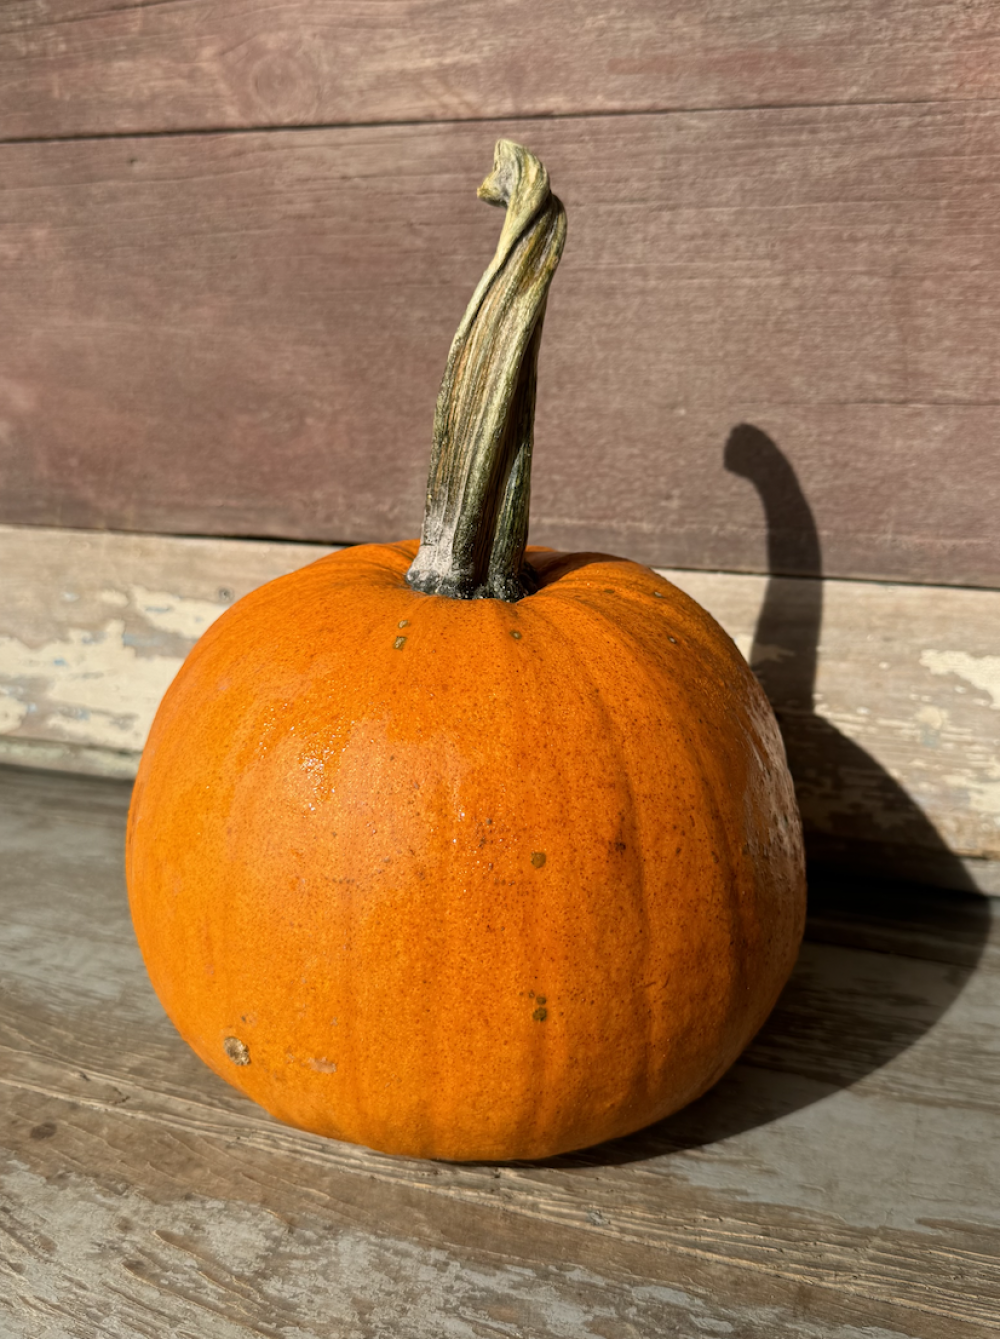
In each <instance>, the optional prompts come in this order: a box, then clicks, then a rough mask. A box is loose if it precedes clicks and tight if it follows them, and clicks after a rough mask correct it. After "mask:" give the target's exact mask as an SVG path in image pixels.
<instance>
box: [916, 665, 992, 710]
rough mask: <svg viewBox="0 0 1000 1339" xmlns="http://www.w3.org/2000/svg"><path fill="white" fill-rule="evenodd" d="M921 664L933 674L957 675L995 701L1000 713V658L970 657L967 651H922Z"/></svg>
mask: <svg viewBox="0 0 1000 1339" xmlns="http://www.w3.org/2000/svg"><path fill="white" fill-rule="evenodd" d="M920 663H921V665H923V667H924V669H929V670H930V672H931V673H932V674H957V675H958V677H959V678H960V679H965V681H966V682H967V683H971V684H972V686H973V687H974V688H981V689H982V690H983V692H984V693H989V695H990V697H991V698H992V699H993V701H992V702H991V704H990V705H991V707H992V708H993V710H994V711H1000V656H970V655H969V653H968V652H967V651H922V652H921V653H920Z"/></svg>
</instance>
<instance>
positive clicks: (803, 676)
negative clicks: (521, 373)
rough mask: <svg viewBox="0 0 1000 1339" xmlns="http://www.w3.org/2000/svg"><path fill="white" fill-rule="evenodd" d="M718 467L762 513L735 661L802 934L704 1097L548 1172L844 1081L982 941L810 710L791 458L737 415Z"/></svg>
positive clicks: (693, 1131) (966, 901)
mask: <svg viewBox="0 0 1000 1339" xmlns="http://www.w3.org/2000/svg"><path fill="white" fill-rule="evenodd" d="M724 462H725V467H726V469H727V470H729V471H731V472H732V473H734V474H737V475H740V476H741V477H743V478H744V479H747V480H748V481H749V482H750V483H751V484H753V485H754V487H755V488H756V490H757V492H758V494H759V497H760V501H761V502H762V503H763V506H764V511H765V515H766V519H767V533H768V568H769V573H770V577H769V580H768V585H767V590H766V593H765V597H764V602H763V605H762V607H761V611H760V615H759V617H758V621H757V627H756V631H755V635H754V642H753V647H752V649H751V653H750V662H751V665H752V667H753V669H754V671H755V673H756V674H757V676H758V678H759V680H760V682H761V684H762V685H763V687H764V690H765V692H766V693H767V695H768V697H769V698H770V700H771V704H772V706H773V707H774V710H775V715H776V716H777V718H778V723H779V725H780V726H781V730H782V735H783V737H784V739H785V746H786V750H787V753H788V762H789V767H790V770H791V773H792V777H793V778H794V779H795V782H796V788H797V790H799V791H800V807H801V808H802V810H803V817H804V819H805V825H806V832H807V837H806V850H807V856H808V861H809V916H808V921H807V926H806V935H805V942H804V944H803V949H802V953H801V955H800V957H799V961H798V963H797V965H796V968H795V970H794V972H793V973H792V976H791V978H790V980H789V982H788V984H787V986H786V987H785V990H784V991H783V993H782V995H781V998H780V999H779V1001H778V1003H777V1006H776V1007H775V1009H774V1011H773V1013H772V1014H771V1016H770V1018H769V1019H768V1021H767V1022H766V1023H765V1024H764V1026H763V1028H762V1029H761V1031H760V1032H759V1033H758V1034H757V1037H756V1038H755V1039H754V1041H753V1042H752V1043H751V1045H750V1046H749V1047H748V1049H747V1050H746V1051H745V1052H744V1054H743V1055H742V1056H741V1057H740V1059H739V1060H738V1061H737V1063H736V1064H735V1065H734V1066H733V1068H732V1069H730V1070H729V1071H728V1073H727V1074H725V1075H724V1076H723V1078H722V1079H721V1080H720V1081H719V1082H718V1083H717V1084H716V1085H715V1086H714V1087H713V1088H712V1089H710V1090H709V1092H708V1093H706V1094H705V1095H704V1096H703V1097H701V1098H699V1099H698V1100H697V1101H696V1102H694V1103H692V1104H691V1105H690V1106H688V1107H686V1108H684V1109H683V1110H682V1111H679V1112H677V1113H676V1114H675V1115H673V1116H670V1117H668V1118H667V1119H666V1120H664V1121H661V1122H660V1123H659V1124H657V1125H653V1126H650V1127H649V1128H648V1129H645V1130H642V1131H640V1132H638V1133H637V1134H634V1135H630V1136H629V1137H628V1138H624V1139H620V1140H615V1141H613V1142H610V1143H607V1144H602V1145H599V1146H598V1147H597V1148H593V1149H589V1150H585V1151H583V1152H580V1153H575V1154H570V1155H567V1156H565V1157H562V1158H557V1159H553V1160H551V1162H550V1164H549V1165H557V1166H561V1167H564V1168H569V1167H571V1166H573V1165H577V1166H579V1165H588V1166H593V1165H595V1164H596V1165H613V1164H619V1163H627V1162H634V1161H638V1160H641V1159H647V1158H652V1157H657V1156H662V1155H665V1154H669V1153H672V1152H677V1151H680V1150H684V1149H691V1148H698V1147H702V1146H705V1145H708V1144H713V1143H716V1142H718V1141H719V1140H723V1139H727V1138H730V1137H731V1136H733V1135H737V1134H740V1133H742V1132H744V1131H748V1130H752V1129H755V1128H757V1127H759V1126H763V1125H767V1124H769V1123H770V1122H772V1121H775V1120H778V1119H780V1118H781V1117H783V1116H787V1115H789V1114H790V1113H792V1112H794V1111H798V1110H801V1109H803V1108H805V1107H808V1106H810V1105H812V1104H813V1103H815V1102H817V1101H820V1100H821V1099H822V1098H824V1097H827V1096H829V1095H830V1094H831V1093H833V1092H835V1091H837V1090H838V1089H842V1088H847V1087H850V1086H851V1085H852V1084H854V1083H855V1082H857V1081H858V1080H859V1079H861V1078H863V1077H864V1076H865V1075H867V1074H870V1073H872V1072H874V1071H876V1070H878V1069H881V1068H882V1067H883V1066H884V1065H886V1064H888V1063H889V1062H890V1061H891V1060H893V1059H894V1058H895V1057H896V1056H898V1055H900V1054H901V1053H902V1052H903V1051H905V1050H906V1049H907V1048H908V1047H910V1046H912V1045H913V1044H914V1043H915V1042H916V1041H918V1040H919V1039H920V1037H922V1036H923V1035H924V1034H925V1033H926V1032H928V1031H929V1030H930V1029H931V1028H932V1027H934V1025H935V1023H936V1022H937V1021H938V1019H940V1018H941V1017H942V1016H943V1014H944V1013H945V1012H946V1011H947V1010H948V1008H950V1006H951V1004H952V1003H953V1002H954V1000H955V999H956V998H957V996H958V995H959V994H960V993H961V991H962V989H963V987H964V985H965V982H966V981H967V979H968V977H969V976H970V974H971V973H972V971H973V969H974V968H975V965H976V963H977V961H978V959H979V957H980V954H981V952H982V949H983V944H984V941H985V939H986V937H987V935H988V934H989V928H990V909H989V899H988V898H985V897H983V896H981V895H980V894H979V893H977V892H976V890H975V885H974V883H973V881H972V879H971V878H970V876H969V874H968V872H967V870H966V868H965V867H964V865H963V864H962V862H961V861H960V860H959V859H958V858H957V857H956V856H955V855H954V854H953V853H952V852H951V851H949V849H948V847H947V845H946V844H945V842H944V841H943V840H942V838H941V836H940V834H939V833H938V832H937V830H936V829H935V828H934V826H933V824H932V823H930V821H929V820H928V819H927V817H926V815H924V814H923V813H922V812H921V810H920V809H919V808H918V806H917V805H916V804H915V803H914V802H913V800H911V799H910V797H909V796H908V795H907V793H906V791H905V790H903V788H902V787H901V786H900V785H899V784H898V783H897V782H896V781H894V780H893V778H892V777H891V776H890V775H889V774H888V773H887V772H886V771H885V769H884V768H883V767H881V766H880V764H879V763H878V762H877V761H876V760H875V759H874V758H873V757H872V756H871V755H870V754H869V753H867V752H866V751H865V750H864V749H863V748H861V747H860V746H859V745H858V744H856V743H854V742H853V741H852V740H850V739H848V738H847V737H846V736H845V735H843V734H841V733H840V731H839V730H837V729H836V727H835V726H833V725H831V724H830V723H829V722H828V721H826V720H824V719H823V718H822V717H820V716H819V715H817V713H816V712H815V710H814V705H813V702H814V687H815V679H816V660H817V651H818V646H819V635H820V628H821V623H822V615H823V583H822V554H821V549H820V541H819V534H818V531H817V528H816V523H815V520H814V518H813V515H812V511H811V509H810V507H809V504H808V502H807V501H806V498H805V495H804V494H803V492H802V489H801V487H800V485H799V482H798V479H797V478H796V475H795V472H794V470H793V469H792V466H791V465H790V464H789V462H788V460H787V459H786V458H785V456H784V455H783V454H782V452H781V451H780V450H779V448H778V447H777V446H776V445H775V443H774V442H773V441H772V440H771V439H770V438H769V437H768V436H767V435H766V434H765V433H764V432H762V431H760V429H758V428H755V427H752V426H750V425H747V424H743V425H741V426H739V427H737V428H735V429H734V430H733V432H732V433H731V434H730V437H729V440H728V441H727V443H726V448H725V456H724ZM803 577H805V578H807V579H805V580H803V579H802V578H803ZM887 816H888V818H887ZM887 821H891V824H892V833H891V836H892V838H893V840H892V842H891V844H890V843H889V842H887V841H886V835H887V833H886V823H887ZM848 834H849V835H848ZM859 870H865V871H868V872H866V873H859V872H858V871H859ZM929 885H936V886H929ZM942 889H947V890H948V891H947V892H942V891H941V890H942Z"/></svg>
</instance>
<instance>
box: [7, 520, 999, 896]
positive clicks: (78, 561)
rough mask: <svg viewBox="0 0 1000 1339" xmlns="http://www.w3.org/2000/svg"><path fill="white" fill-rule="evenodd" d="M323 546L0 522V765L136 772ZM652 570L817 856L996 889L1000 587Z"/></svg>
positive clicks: (122, 773) (123, 773) (924, 878)
mask: <svg viewBox="0 0 1000 1339" xmlns="http://www.w3.org/2000/svg"><path fill="white" fill-rule="evenodd" d="M328 551H329V550H327V549H325V548H322V547H320V546H315V545H304V544H278V543H274V542H264V541H253V540H215V539H180V538H164V537H159V536H151V535H121V534H100V533H95V532H87V531H70V530H60V531H50V530H43V529H33V528H30V527H24V528H19V527H0V567H2V570H3V571H4V573H5V582H4V585H3V586H2V587H0V758H3V759H6V760H7V761H13V762H20V763H22V764H25V763H26V764H29V765H34V766H49V767H54V768H65V769H70V770H83V771H90V772H98V773H101V774H105V775H108V774H110V775H115V776H122V777H129V776H132V775H134V773H135V768H136V765H137V761H138V757H139V751H140V750H141V748H142V746H143V744H144V742H145V738H146V734H147V732H148V730H149V726H150V724H151V723H152V717H153V713H154V711H155V710H156V707H157V705H158V703H159V699H160V697H161V696H162V694H163V692H164V691H165V690H166V687H167V685H168V684H169V683H170V681H171V679H172V678H173V676H174V674H175V673H176V672H177V670H178V669H179V668H180V665H181V662H182V660H183V658H184V656H185V655H186V654H187V652H188V651H189V650H190V649H191V647H192V646H193V645H194V643H195V641H196V640H197V638H198V637H199V636H200V634H201V633H202V632H203V631H204V630H205V628H206V627H208V626H209V624H210V623H211V622H212V621H213V620H214V619H215V618H217V617H218V615H219V614H220V613H222V612H223V610H224V609H226V608H228V606H229V605H230V604H231V603H232V602H233V600H234V599H238V598H239V597H240V596H242V595H244V594H246V593H247V592H248V591H250V590H252V589H253V588H254V587H255V586H258V585H260V584H262V583H263V582H265V581H268V580H271V579H272V578H274V577H277V576H280V575H282V574H283V573H284V572H287V571H292V570H294V569H295V568H297V567H301V566H303V565H304V564H305V563H307V562H311V561H313V560H314V559H315V558H317V557H319V556H321V555H322V554H323V553H325V552H328ZM661 570H664V575H666V576H667V577H668V578H669V579H670V580H672V581H674V582H676V583H677V584H678V585H680V586H682V587H683V588H684V589H685V590H686V591H688V593H689V594H691V595H693V596H694V598H695V599H697V600H698V601H699V602H700V603H701V604H703V605H704V606H705V607H706V608H707V609H709V610H710V611H711V612H712V613H713V614H714V615H715V616H716V618H718V619H719V621H720V622H721V623H722V625H723V627H725V628H726V629H727V631H728V632H729V633H730V635H731V636H732V637H733V638H734V640H735V641H736V643H737V645H738V646H739V647H740V649H741V651H742V652H743V653H744V655H745V656H747V657H748V658H749V659H750V661H751V663H752V664H753V665H754V667H755V669H756V671H757V673H758V675H759V677H760V678H761V680H762V682H763V683H764V686H765V688H766V690H767V692H768V693H769V695H770V698H771V700H772V702H773V703H774V705H775V708H776V710H777V712H778V717H779V720H780V722H781V725H782V729H783V731H784V736H785V742H786V748H787V750H788V755H789V762H790V765H791V768H792V774H793V776H794V777H795V781H796V786H797V790H798V795H799V803H800V806H801V808H802V812H803V816H804V819H805V822H806V827H807V831H808V840H809V843H810V849H811V853H812V855H813V856H814V857H822V858H823V859H825V860H838V861H847V862H848V863H850V864H851V865H853V866H854V867H855V868H865V869H868V870H880V871H882V872H883V873H888V874H893V875H896V876H900V875H906V876H907V877H910V878H915V879H918V880H922V881H925V882H926V881H930V882H935V883H938V884H941V885H946V886H950V887H955V888H969V887H978V888H980V889H982V890H983V891H990V892H1000V791H998V785H997V779H996V778H997V775H998V773H1000V656H998V655H997V654H996V652H997V647H996V628H997V627H998V626H1000V591H982V590H957V589H953V588H947V587H921V586H898V585H897V586H892V585H885V584H879V583H875V582H846V581H841V582H837V581H830V582H825V583H821V582H818V581H812V580H806V579H802V578H780V577H778V578H773V579H771V580H770V581H769V580H768V579H766V578H764V577H755V576H741V575H734V574H720V573H698V572H684V571H678V570H676V569H668V570H667V569H661Z"/></svg>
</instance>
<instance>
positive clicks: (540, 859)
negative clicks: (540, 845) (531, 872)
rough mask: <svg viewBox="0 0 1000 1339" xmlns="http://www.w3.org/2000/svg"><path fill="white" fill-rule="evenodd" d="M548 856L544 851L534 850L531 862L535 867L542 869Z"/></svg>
mask: <svg viewBox="0 0 1000 1339" xmlns="http://www.w3.org/2000/svg"><path fill="white" fill-rule="evenodd" d="M547 858H548V857H547V856H546V854H545V852H544V851H532V853H531V863H532V864H533V865H534V867H535V869H541V868H542V866H543V865H544V864H545V861H546V859H547Z"/></svg>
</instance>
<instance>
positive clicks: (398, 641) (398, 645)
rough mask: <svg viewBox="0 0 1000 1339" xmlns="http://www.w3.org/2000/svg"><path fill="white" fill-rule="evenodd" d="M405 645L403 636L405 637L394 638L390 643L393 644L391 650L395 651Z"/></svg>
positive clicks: (400, 649)
mask: <svg viewBox="0 0 1000 1339" xmlns="http://www.w3.org/2000/svg"><path fill="white" fill-rule="evenodd" d="M405 645H406V638H405V637H397V638H396V640H395V641H394V642H393V644H392V646H393V650H395V651H402V649H403V647H404V646H405Z"/></svg>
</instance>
